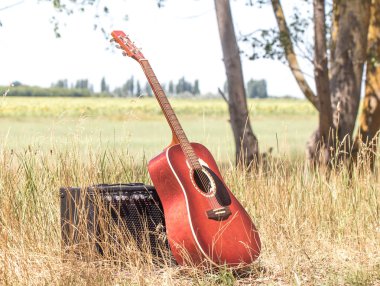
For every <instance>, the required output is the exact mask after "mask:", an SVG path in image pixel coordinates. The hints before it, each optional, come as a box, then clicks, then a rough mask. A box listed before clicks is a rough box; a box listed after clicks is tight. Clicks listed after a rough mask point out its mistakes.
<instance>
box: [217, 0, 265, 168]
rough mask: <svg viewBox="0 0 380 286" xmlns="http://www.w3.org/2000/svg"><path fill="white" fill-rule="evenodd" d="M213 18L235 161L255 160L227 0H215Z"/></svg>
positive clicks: (254, 140)
mask: <svg viewBox="0 0 380 286" xmlns="http://www.w3.org/2000/svg"><path fill="white" fill-rule="evenodd" d="M215 10H216V18H217V22H218V29H219V36H220V41H221V44H222V51H223V61H224V66H225V69H226V75H227V83H228V95H229V100H228V107H229V113H230V121H231V127H232V131H233V134H234V139H235V147H236V152H235V154H236V164H239V163H241V164H244V165H245V166H250V164H251V163H252V162H255V161H256V162H257V159H258V154H259V145H258V141H257V138H256V136H255V134H254V133H253V131H252V127H251V123H250V120H249V113H248V108H247V97H246V92H245V84H244V78H243V71H242V66H241V60H240V52H239V47H238V45H237V41H236V36H235V31H234V26H233V20H232V14H231V7H230V2H229V0H215Z"/></svg>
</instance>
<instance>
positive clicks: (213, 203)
mask: <svg viewBox="0 0 380 286" xmlns="http://www.w3.org/2000/svg"><path fill="white" fill-rule="evenodd" d="M139 63H140V64H141V66H142V67H143V70H144V72H145V74H146V76H147V77H148V79H149V82H150V83H151V87H152V89H153V91H154V94H155V95H156V97H157V99H158V102H159V104H160V105H161V108H162V109H163V110H164V111H165V112H166V117H167V119H168V122H169V123H171V127H172V128H173V130H175V131H177V134H181V135H184V136H186V135H185V134H184V132H183V129H182V128H181V127H180V126H179V128H180V129H181V130H182V132H181V133H179V132H178V130H177V129H176V127H175V126H174V124H173V122H178V119H177V118H176V115H175V113H174V112H173V110H172V109H171V108H170V109H167V106H169V107H171V106H170V103H169V101H168V100H167V98H166V96H165V94H164V92H163V91H162V88H161V86H160V84H159V82H158V80H157V77H156V76H155V75H154V72H153V69H152V68H151V67H150V64H149V62H148V60H139ZM144 63H145V65H146V66H145V65H144ZM153 79H155V82H154V81H153ZM156 85H158V86H159V89H158V88H157V86H156ZM162 93H163V94H164V96H162V95H161V94H162ZM163 100H166V102H162V101H163ZM168 110H171V112H170V115H169V114H168V113H169V112H168ZM165 112H164V114H165ZM170 116H172V117H174V118H175V119H177V120H176V121H173V118H171V117H170ZM177 128H178V127H177ZM179 137H181V136H177V139H179V141H180V143H182V144H180V145H181V147H182V145H185V144H184V143H183V142H181V141H188V140H183V138H179ZM186 139H187V138H186ZM189 144H190V143H189ZM190 148H191V146H190ZM181 149H182V151H183V152H184V155H185V157H188V160H189V161H190V163H191V165H194V163H193V162H192V159H193V156H190V155H189V154H188V150H187V149H186V148H185V147H183V148H181ZM184 149H185V150H186V151H185V150H184ZM193 152H194V151H193ZM190 157H191V159H190ZM198 163H199V162H198ZM199 165H200V166H201V170H200V171H199V170H197V169H196V168H194V167H193V166H192V167H193V170H195V172H196V173H197V175H198V178H199V179H200V181H201V184H202V186H203V188H204V190H205V191H206V193H207V190H208V188H207V186H208V182H207V181H208V180H210V178H208V176H207V175H206V174H205V176H206V177H207V179H206V178H204V177H203V176H202V175H201V174H204V172H203V171H202V165H201V164H200V163H199ZM200 172H201V173H200ZM215 195H216V190H215ZM215 195H214V196H212V197H210V196H207V199H208V201H209V203H210V206H211V207H212V208H214V209H215V208H219V206H220V204H219V202H218V201H217V199H216V197H215ZM218 205H219V206H218Z"/></svg>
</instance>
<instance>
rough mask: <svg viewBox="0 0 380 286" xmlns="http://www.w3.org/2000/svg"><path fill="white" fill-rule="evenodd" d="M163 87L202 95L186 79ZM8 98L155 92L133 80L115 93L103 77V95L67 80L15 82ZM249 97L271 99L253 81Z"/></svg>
mask: <svg viewBox="0 0 380 286" xmlns="http://www.w3.org/2000/svg"><path fill="white" fill-rule="evenodd" d="M161 86H162V88H163V90H164V91H165V93H166V94H167V95H168V96H183V95H185V96H186V95H187V96H197V95H200V94H201V91H200V88H199V80H198V79H196V80H195V81H194V82H190V81H188V80H186V79H185V77H181V78H180V79H179V80H178V81H177V82H176V83H175V82H173V81H172V80H171V81H169V83H163V84H162V85H161ZM0 89H1V90H6V89H7V87H0ZM225 90H226V86H225ZM7 95H8V96H43V97H45V96H52V97H58V96H62V97H90V96H102V97H112V96H114V97H138V96H148V97H151V96H153V91H152V89H151V87H150V85H149V83H148V82H145V83H143V84H141V83H140V81H139V80H137V79H135V78H134V77H133V76H131V77H130V78H129V79H127V80H126V82H125V83H124V84H123V85H122V86H120V87H116V88H114V89H113V90H111V89H110V86H109V84H108V83H107V81H106V79H105V78H104V77H103V78H102V79H101V81H100V92H94V86H93V85H92V84H91V83H90V82H89V80H88V79H78V80H76V81H75V82H74V83H71V84H69V82H68V80H67V79H60V80H57V81H56V82H55V83H52V84H51V87H50V88H42V87H37V86H27V85H23V84H22V83H21V82H19V81H15V82H14V83H13V87H12V88H11V89H10V91H9V93H8V94H7ZM247 96H248V97H250V98H266V97H268V93H267V84H266V81H265V80H253V79H250V80H249V81H248V82H247Z"/></svg>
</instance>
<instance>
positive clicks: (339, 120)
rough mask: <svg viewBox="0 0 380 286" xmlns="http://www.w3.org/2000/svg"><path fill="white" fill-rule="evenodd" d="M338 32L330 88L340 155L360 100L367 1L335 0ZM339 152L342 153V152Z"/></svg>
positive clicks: (345, 147) (347, 145) (346, 149)
mask: <svg viewBox="0 0 380 286" xmlns="http://www.w3.org/2000/svg"><path fill="white" fill-rule="evenodd" d="M337 5H338V9H339V24H338V26H339V31H338V35H337V39H336V46H335V51H334V56H333V58H334V61H333V62H331V80H330V90H331V97H332V107H333V112H334V118H333V122H334V126H335V127H336V128H337V139H338V141H339V142H340V143H343V150H340V151H343V152H344V154H347V152H350V148H351V145H350V142H351V139H352V134H353V131H354V127H355V121H356V117H357V114H358V108H359V103H360V88H361V81H362V76H363V66H364V63H365V60H366V53H367V34H368V24H369V16H370V0H351V1H339V3H337ZM342 154H343V153H342Z"/></svg>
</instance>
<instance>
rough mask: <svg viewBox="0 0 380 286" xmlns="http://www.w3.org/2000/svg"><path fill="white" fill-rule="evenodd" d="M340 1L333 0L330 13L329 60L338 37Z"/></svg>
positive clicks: (332, 58)
mask: <svg viewBox="0 0 380 286" xmlns="http://www.w3.org/2000/svg"><path fill="white" fill-rule="evenodd" d="M340 1H342V0H333V11H332V14H331V38H330V62H333V61H334V55H335V47H336V39H337V37H338V30H339V16H340V14H339V3H340Z"/></svg>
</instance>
